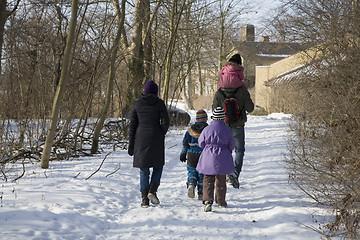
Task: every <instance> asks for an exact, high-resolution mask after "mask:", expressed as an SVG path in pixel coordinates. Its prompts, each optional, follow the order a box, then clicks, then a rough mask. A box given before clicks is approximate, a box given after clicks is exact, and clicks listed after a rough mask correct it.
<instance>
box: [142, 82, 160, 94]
mask: <svg viewBox="0 0 360 240" xmlns="http://www.w3.org/2000/svg"><path fill="white" fill-rule="evenodd" d="M158 89H159V88H158V85H157V84H156V83H155V82H154V81H153V80H148V81H147V82H146V83H145V87H144V93H145V94H154V95H157V94H158Z"/></svg>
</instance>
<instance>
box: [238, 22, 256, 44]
mask: <svg viewBox="0 0 360 240" xmlns="http://www.w3.org/2000/svg"><path fill="white" fill-rule="evenodd" d="M241 41H242V42H254V41H255V27H254V25H250V24H247V25H243V26H242V27H241Z"/></svg>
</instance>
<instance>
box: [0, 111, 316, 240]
mask: <svg viewBox="0 0 360 240" xmlns="http://www.w3.org/2000/svg"><path fill="white" fill-rule="evenodd" d="M284 118H285V119H286V116H285V115H283V114H278V115H270V116H268V117H265V116H249V119H248V123H247V126H246V152H245V160H244V167H243V172H242V174H241V177H240V182H241V187H240V189H234V188H232V187H231V186H228V193H227V202H228V208H226V209H225V208H218V207H217V206H216V205H214V207H213V212H211V213H205V212H204V211H203V206H202V204H201V201H199V200H197V199H196V198H195V199H189V198H188V197H187V196H186V186H185V182H186V165H185V163H182V162H180V161H179V153H180V150H181V141H182V138H183V135H184V133H185V129H172V130H171V131H170V132H169V133H168V135H167V137H166V161H167V162H166V165H165V167H164V172H163V177H162V183H161V186H160V188H159V192H158V196H159V199H160V201H161V204H160V206H157V207H150V208H148V209H142V208H140V193H139V190H138V185H139V184H138V182H139V180H138V169H134V168H133V167H132V159H131V158H130V157H129V156H128V155H127V152H126V151H125V150H117V151H115V152H112V153H111V154H110V155H109V156H108V157H107V158H106V160H105V162H104V165H103V166H102V168H101V169H100V171H99V172H97V173H96V174H95V175H93V176H92V177H91V178H90V179H89V180H85V179H86V178H87V177H89V176H90V175H91V174H92V173H93V172H94V171H95V170H96V169H97V168H98V166H99V165H100V164H101V162H102V160H103V159H104V156H105V155H106V154H107V153H108V152H110V150H106V149H105V150H104V153H103V154H101V155H100V156H97V157H92V158H80V159H74V160H73V161H59V162H51V163H50V169H48V170H43V169H40V168H39V164H38V163H35V164H32V165H31V164H28V165H26V175H25V176H24V177H22V178H21V179H20V180H18V181H17V182H15V183H14V182H10V181H9V182H3V183H2V187H1V200H0V201H1V207H0V235H1V239H69V240H70V239H140V238H141V239H216V240H218V239H244V240H245V239H246V240H249V239H251V240H252V239H254V240H255V239H286V240H287V239H301V240H302V239H320V236H319V235H318V234H317V233H315V232H314V231H312V230H311V229H309V228H307V227H305V226H313V227H317V226H318V223H316V222H315V221H314V219H317V220H319V219H322V218H323V217H322V216H320V215H318V213H319V212H320V210H321V209H319V208H317V207H315V206H313V205H312V202H311V200H310V199H308V198H306V197H304V195H303V194H302V193H301V192H300V191H299V190H298V189H296V188H294V187H293V186H291V185H289V184H288V177H287V173H286V171H285V170H284V166H283V160H284V156H283V154H284V153H285V151H286V141H285V135H286V123H285V122H284V121H283V119H284ZM119 164H120V165H119ZM119 166H120V170H119V171H117V172H116V173H113V172H114V171H115V170H116V169H117V168H118V167H119ZM21 172H22V166H21V164H19V165H14V166H13V167H12V170H11V171H10V172H8V173H7V174H8V178H9V179H13V178H15V176H18V175H19V174H20V173H21ZM314 216H315V218H314Z"/></svg>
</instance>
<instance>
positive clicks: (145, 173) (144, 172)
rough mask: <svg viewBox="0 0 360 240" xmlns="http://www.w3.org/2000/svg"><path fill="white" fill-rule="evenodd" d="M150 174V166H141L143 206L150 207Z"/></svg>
mask: <svg viewBox="0 0 360 240" xmlns="http://www.w3.org/2000/svg"><path fill="white" fill-rule="evenodd" d="M149 175H150V170H149V169H148V168H140V192H141V199H142V202H141V207H143V208H147V207H149V198H148V193H149Z"/></svg>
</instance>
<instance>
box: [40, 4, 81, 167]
mask: <svg viewBox="0 0 360 240" xmlns="http://www.w3.org/2000/svg"><path fill="white" fill-rule="evenodd" d="M78 4H79V3H78V0H72V5H71V19H70V26H69V35H68V37H67V41H66V47H65V52H64V56H63V60H62V69H61V77H60V81H59V84H58V86H57V88H56V92H55V96H54V101H53V106H52V112H51V117H50V124H49V129H48V131H47V136H46V140H45V146H44V150H43V152H42V156H41V163H40V167H41V168H45V169H46V168H49V159H50V153H51V148H52V146H53V141H54V137H55V131H56V126H57V123H58V116H59V109H60V105H61V99H62V96H63V93H64V90H65V87H66V83H67V80H68V74H69V66H70V60H71V52H72V49H73V43H74V39H75V28H76V21H77V14H78Z"/></svg>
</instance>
